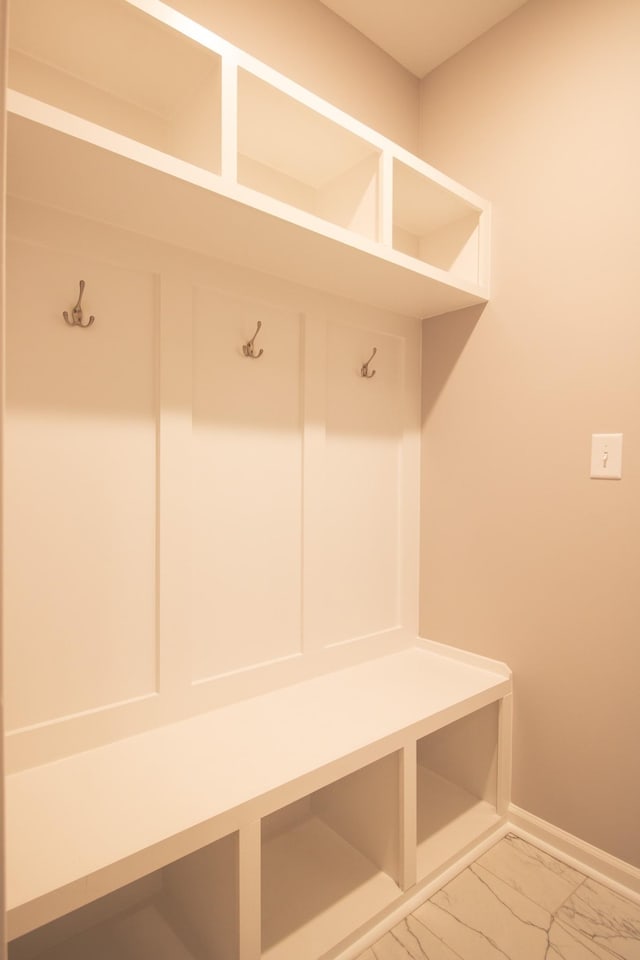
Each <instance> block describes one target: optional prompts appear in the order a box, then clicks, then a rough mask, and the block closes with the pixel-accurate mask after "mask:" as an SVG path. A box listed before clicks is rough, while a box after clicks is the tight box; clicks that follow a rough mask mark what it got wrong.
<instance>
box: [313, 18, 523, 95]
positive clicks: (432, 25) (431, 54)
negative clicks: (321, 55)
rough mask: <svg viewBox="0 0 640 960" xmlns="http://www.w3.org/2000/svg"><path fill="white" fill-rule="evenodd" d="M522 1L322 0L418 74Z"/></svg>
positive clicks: (497, 20)
mask: <svg viewBox="0 0 640 960" xmlns="http://www.w3.org/2000/svg"><path fill="white" fill-rule="evenodd" d="M525 2H526V0H322V3H324V5H325V7H329V9H330V10H333V11H334V13H337V14H338V16H340V17H342V19H343V20H346V21H347V22H348V23H350V24H352V26H354V27H355V28H356V29H357V30H359V31H360V33H363V34H364V35H365V37H368V38H369V40H372V41H373V43H375V44H376V45H377V46H378V47H381V48H382V49H383V50H386V52H387V53H388V54H390V55H391V56H392V57H393V59H394V60H397V61H398V63H401V64H402V66H403V67H406V69H407V70H409V71H410V72H411V73H413V74H415V76H416V77H420V78H422V77H424V75H425V74H427V73H429V71H430V70H433V68H434V67H437V66H438V64H439V63H442V62H443V61H444V60H447V59H448V58H449V57H451V56H452V55H453V54H454V53H457V52H458V50H461V49H462V48H463V47H466V45H467V44H468V43H471V41H472V40H475V38H476V37H479V36H480V35H481V34H483V33H485V32H486V31H487V30H489V29H490V28H491V27H492V26H493V25H494V24H496V23H498V22H499V21H500V20H504V18H505V17H508V16H509V14H510V13H512V12H513V11H514V10H516V9H517V8H518V7H521V6H523V4H524V3H525Z"/></svg>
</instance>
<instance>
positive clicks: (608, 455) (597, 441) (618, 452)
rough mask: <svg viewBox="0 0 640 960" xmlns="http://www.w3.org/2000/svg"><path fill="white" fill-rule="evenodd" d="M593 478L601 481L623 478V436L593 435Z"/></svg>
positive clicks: (615, 434) (609, 434) (611, 434)
mask: <svg viewBox="0 0 640 960" xmlns="http://www.w3.org/2000/svg"><path fill="white" fill-rule="evenodd" d="M591 476H592V477H595V478H597V479H599V480H620V479H621V478H622V434H621V433H594V434H592V435H591Z"/></svg>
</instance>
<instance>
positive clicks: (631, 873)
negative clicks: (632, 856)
mask: <svg viewBox="0 0 640 960" xmlns="http://www.w3.org/2000/svg"><path fill="white" fill-rule="evenodd" d="M507 816H508V821H509V824H510V826H511V829H512V832H513V833H516V834H517V835H518V836H519V837H522V838H523V840H530V841H531V842H532V843H534V844H535V845H536V846H537V847H540V848H541V849H542V850H544V851H545V852H547V853H549V854H551V855H552V856H557V857H558V858H559V859H561V860H563V861H564V862H565V863H567V864H568V865H569V866H571V867H575V869H576V870H579V871H580V872H581V873H584V874H586V875H587V876H589V877H592V878H593V879H594V880H597V881H599V882H600V883H604V884H606V885H607V886H608V887H611V889H612V890H615V891H617V892H618V893H620V894H622V896H624V897H627V898H628V899H629V900H633V901H634V903H640V870H639V869H638V868H637V867H634V866H633V865H632V864H630V863H626V862H625V861H624V860H619V859H618V858H617V857H614V856H612V855H611V854H610V853H606V852H605V851H604V850H600V849H599V848H598V847H594V846H592V845H591V844H590V843H587V842H586V841H585V840H581V839H580V838H579V837H574V836H573V834H571V833H567V832H566V831H565V830H561V829H560V827H556V826H554V825H553V824H552V823H548V822H547V821H546V820H542V819H541V818H540V817H536V816H535V815H534V814H533V813H528V812H527V811H526V810H522V808H521V807H517V806H516V805H515V804H513V803H512V804H510V805H509V811H508V815H507Z"/></svg>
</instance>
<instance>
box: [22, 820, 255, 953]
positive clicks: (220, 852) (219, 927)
mask: <svg viewBox="0 0 640 960" xmlns="http://www.w3.org/2000/svg"><path fill="white" fill-rule="evenodd" d="M238 942H239V934H238V836H237V834H235V833H234V834H230V835H229V836H227V837H223V838H222V839H221V840H218V841H216V842H215V843H213V844H210V845H209V846H207V847H203V848H202V849H200V850H197V851H196V852H195V853H191V854H189V855H188V856H186V857H183V858H182V859H180V860H176V861H175V862H174V863H171V864H169V865H168V866H166V867H164V868H163V869H162V870H158V871H156V872H155V873H152V874H149V875H148V876H145V877H143V878H142V879H140V880H136V881H135V882H133V883H130V884H127V885H126V886H124V887H120V888H119V889H118V890H116V891H114V893H111V894H108V895H107V896H104V897H101V898H100V899H99V900H95V901H93V902H92V903H89V904H87V905H86V906H84V907H80V908H79V909H78V910H74V911H73V912H72V913H68V914H66V915H65V916H63V917H60V918H58V919H57V920H54V921H52V922H51V923H48V924H46V925H45V926H42V927H38V928H37V929H36V930H33V931H32V932H31V933H27V934H25V935H24V936H22V937H19V938H17V939H15V940H12V941H11V942H10V943H9V960H88V958H89V957H90V958H91V960H116V958H117V960H150V958H153V960H238Z"/></svg>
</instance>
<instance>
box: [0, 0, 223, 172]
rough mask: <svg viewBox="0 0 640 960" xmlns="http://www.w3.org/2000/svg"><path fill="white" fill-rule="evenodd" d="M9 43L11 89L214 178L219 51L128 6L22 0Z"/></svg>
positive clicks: (122, 2)
mask: <svg viewBox="0 0 640 960" xmlns="http://www.w3.org/2000/svg"><path fill="white" fill-rule="evenodd" d="M10 37H11V48H10V55H9V86H10V87H11V88H12V89H14V90H17V91H18V92H20V93H24V94H27V95H28V96H31V97H33V98H35V99H38V100H42V101H44V102H45V103H48V104H50V105H51V106H54V107H58V108H59V109H61V110H65V111H66V112H68V113H71V114H74V115H76V116H78V117H81V118H82V119H84V120H89V121H91V122H93V123H96V124H98V125H100V126H102V127H106V128H108V129H109V130H112V131H114V132H116V133H120V134H123V135H124V136H127V137H130V138H131V139H133V140H136V141H138V142H140V143H144V144H146V145H147V146H150V147H154V148H155V149H157V150H161V151H162V152H164V153H167V154H170V155H172V156H175V157H178V158H180V159H181V160H186V161H188V162H189V163H192V164H195V165H196V166H199V167H202V168H203V169H205V170H209V171H211V172H212V173H219V172H220V152H221V146H220V139H221V132H220V131H221V120H220V117H221V63H220V57H219V56H218V55H216V54H215V53H212V52H211V51H210V50H207V49H206V48H205V47H203V46H201V45H200V44H198V43H196V42H194V41H193V40H190V39H189V38H187V37H185V36H183V35H182V34H181V33H179V32H177V31H175V30H172V29H171V28H170V27H167V26H165V25H164V24H162V23H160V22H159V21H157V20H156V19H155V18H154V17H151V16H148V15H146V14H144V13H142V12H141V11H140V10H137V9H136V8H135V7H133V6H131V5H130V4H129V3H127V2H126V0H91V3H87V2H86V0H56V3H51V2H50V0H20V3H15V4H12V7H11V19H10ZM96 189H99V186H96Z"/></svg>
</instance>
